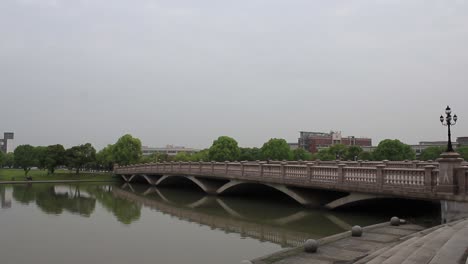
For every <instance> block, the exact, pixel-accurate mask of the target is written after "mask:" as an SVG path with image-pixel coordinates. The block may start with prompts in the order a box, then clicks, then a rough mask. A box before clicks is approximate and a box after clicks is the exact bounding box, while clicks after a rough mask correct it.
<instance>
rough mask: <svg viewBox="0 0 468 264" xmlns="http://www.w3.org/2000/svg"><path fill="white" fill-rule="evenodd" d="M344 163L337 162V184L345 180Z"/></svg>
mask: <svg viewBox="0 0 468 264" xmlns="http://www.w3.org/2000/svg"><path fill="white" fill-rule="evenodd" d="M345 167H346V164H345V163H340V164H338V182H337V183H338V184H343V183H344V182H345V170H344V168H345Z"/></svg>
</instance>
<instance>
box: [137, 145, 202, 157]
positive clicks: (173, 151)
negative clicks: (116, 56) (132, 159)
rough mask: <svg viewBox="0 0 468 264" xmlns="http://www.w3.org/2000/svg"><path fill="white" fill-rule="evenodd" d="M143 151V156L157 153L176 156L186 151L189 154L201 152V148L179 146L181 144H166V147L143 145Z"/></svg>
mask: <svg viewBox="0 0 468 264" xmlns="http://www.w3.org/2000/svg"><path fill="white" fill-rule="evenodd" d="M141 151H142V152H143V156H150V155H152V154H155V153H158V154H167V155H169V156H175V155H177V153H179V152H185V153H187V154H193V153H197V152H199V151H200V150H199V149H194V148H186V147H179V146H173V145H166V147H163V148H154V147H148V146H143V147H142V148H141Z"/></svg>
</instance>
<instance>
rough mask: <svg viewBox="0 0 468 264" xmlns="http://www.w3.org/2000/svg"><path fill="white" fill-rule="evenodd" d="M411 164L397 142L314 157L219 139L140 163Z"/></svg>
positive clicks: (432, 150) (284, 147)
mask: <svg viewBox="0 0 468 264" xmlns="http://www.w3.org/2000/svg"><path fill="white" fill-rule="evenodd" d="M444 151H445V148H442V147H428V148H427V149H425V150H424V151H422V153H421V155H420V157H419V159H421V160H436V159H437V158H439V156H440V154H441V153H442V152H444ZM456 151H457V152H459V153H460V154H461V155H462V157H463V158H464V159H465V160H468V147H459V148H457V149H456ZM318 159H319V160H324V161H327V160H337V159H340V160H370V161H381V160H391V161H400V160H414V159H416V152H415V151H414V150H413V149H412V148H411V146H410V145H407V144H404V143H402V142H401V141H399V140H397V139H385V140H383V141H381V142H380V143H379V145H378V146H377V147H376V148H375V150H373V151H372V152H369V151H364V150H363V149H362V148H361V147H360V146H346V145H343V144H335V145H332V146H330V147H328V148H324V149H321V150H320V151H319V152H317V153H314V154H312V153H310V152H308V151H306V150H304V149H302V148H298V149H294V150H291V148H290V147H289V145H288V143H287V142H286V140H284V139H279V138H272V139H270V140H268V141H267V142H265V143H264V144H263V146H262V147H261V148H242V147H239V146H238V143H237V141H236V140H235V139H233V138H231V137H227V136H221V137H219V138H218V139H216V140H215V141H214V142H213V144H212V145H211V147H210V148H208V149H204V150H202V151H200V152H198V153H194V154H188V153H186V152H179V153H178V154H177V155H175V156H169V155H167V154H160V153H155V154H153V155H151V156H146V157H143V159H142V162H144V163H147V162H157V161H219V162H222V161H255V160H289V161H294V160H318Z"/></svg>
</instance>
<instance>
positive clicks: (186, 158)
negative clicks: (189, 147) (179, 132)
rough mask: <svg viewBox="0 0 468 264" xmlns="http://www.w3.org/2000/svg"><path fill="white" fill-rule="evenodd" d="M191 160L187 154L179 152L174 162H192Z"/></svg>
mask: <svg viewBox="0 0 468 264" xmlns="http://www.w3.org/2000/svg"><path fill="white" fill-rule="evenodd" d="M190 160H191V156H190V154H188V153H187V152H183V151H181V152H178V153H177V154H176V155H175V156H174V161H190Z"/></svg>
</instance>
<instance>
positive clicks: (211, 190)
mask: <svg viewBox="0 0 468 264" xmlns="http://www.w3.org/2000/svg"><path fill="white" fill-rule="evenodd" d="M180 179H183V180H188V181H189V182H192V183H194V184H195V185H196V186H198V187H199V188H200V189H201V190H202V191H204V192H206V193H208V194H216V189H217V187H218V186H216V185H214V184H212V183H211V182H209V181H206V180H203V179H198V178H196V177H194V176H176V175H164V176H162V177H161V178H160V179H159V180H157V181H156V182H155V185H156V186H158V185H160V184H163V183H164V182H168V181H172V180H180Z"/></svg>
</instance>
